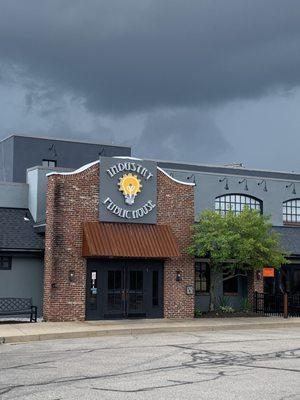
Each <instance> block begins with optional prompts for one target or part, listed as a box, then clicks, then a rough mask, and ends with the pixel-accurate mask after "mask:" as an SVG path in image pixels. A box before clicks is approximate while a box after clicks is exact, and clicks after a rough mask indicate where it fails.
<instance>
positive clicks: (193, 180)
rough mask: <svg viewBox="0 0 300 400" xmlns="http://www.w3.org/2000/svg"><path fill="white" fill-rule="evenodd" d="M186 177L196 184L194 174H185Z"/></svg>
mask: <svg viewBox="0 0 300 400" xmlns="http://www.w3.org/2000/svg"><path fill="white" fill-rule="evenodd" d="M186 179H187V180H188V181H192V182H193V183H194V184H195V185H196V177H195V175H194V174H192V175H189V176H187V177H186Z"/></svg>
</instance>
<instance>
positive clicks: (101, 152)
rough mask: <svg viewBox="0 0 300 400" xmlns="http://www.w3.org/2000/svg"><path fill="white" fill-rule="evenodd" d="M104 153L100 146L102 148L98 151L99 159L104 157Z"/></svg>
mask: <svg viewBox="0 0 300 400" xmlns="http://www.w3.org/2000/svg"><path fill="white" fill-rule="evenodd" d="M104 151H105V148H104V147H103V146H102V147H100V151H99V154H98V155H99V157H101V156H104Z"/></svg>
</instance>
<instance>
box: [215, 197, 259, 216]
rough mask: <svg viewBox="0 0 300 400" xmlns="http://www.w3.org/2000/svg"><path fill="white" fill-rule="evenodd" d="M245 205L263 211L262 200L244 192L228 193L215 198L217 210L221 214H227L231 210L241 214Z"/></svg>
mask: <svg viewBox="0 0 300 400" xmlns="http://www.w3.org/2000/svg"><path fill="white" fill-rule="evenodd" d="M245 207H248V208H250V210H257V211H259V212H262V202H261V201H260V200H258V199H256V198H255V197H251V196H245V195H243V194H226V195H224V196H219V197H216V198H215V211H217V212H218V213H220V214H221V215H225V214H226V212H227V211H229V210H231V211H233V212H234V213H235V214H239V213H240V212H242V211H243V209H244V208H245Z"/></svg>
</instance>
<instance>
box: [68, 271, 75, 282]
mask: <svg viewBox="0 0 300 400" xmlns="http://www.w3.org/2000/svg"><path fill="white" fill-rule="evenodd" d="M74 281H75V271H74V270H70V271H69V282H74Z"/></svg>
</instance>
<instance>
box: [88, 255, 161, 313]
mask: <svg viewBox="0 0 300 400" xmlns="http://www.w3.org/2000/svg"><path fill="white" fill-rule="evenodd" d="M162 316H163V263H162V262H157V261H154V262H153V261H152V262H150V261H137V260H128V261H127V260H126V261H118V262H116V261H104V260H103V261H100V260H89V262H88V273H87V301H86V318H87V319H113V318H146V317H148V318H157V317H162Z"/></svg>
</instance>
